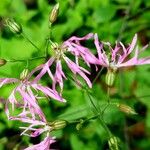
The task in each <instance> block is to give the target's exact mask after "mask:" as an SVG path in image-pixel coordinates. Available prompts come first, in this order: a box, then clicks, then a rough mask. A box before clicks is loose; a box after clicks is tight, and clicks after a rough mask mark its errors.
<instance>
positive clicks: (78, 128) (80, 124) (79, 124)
mask: <svg viewBox="0 0 150 150" xmlns="http://www.w3.org/2000/svg"><path fill="white" fill-rule="evenodd" d="M83 123H84V120H83V119H80V122H79V123H78V124H77V125H76V129H77V130H78V131H79V130H80V129H81V128H82V126H83Z"/></svg>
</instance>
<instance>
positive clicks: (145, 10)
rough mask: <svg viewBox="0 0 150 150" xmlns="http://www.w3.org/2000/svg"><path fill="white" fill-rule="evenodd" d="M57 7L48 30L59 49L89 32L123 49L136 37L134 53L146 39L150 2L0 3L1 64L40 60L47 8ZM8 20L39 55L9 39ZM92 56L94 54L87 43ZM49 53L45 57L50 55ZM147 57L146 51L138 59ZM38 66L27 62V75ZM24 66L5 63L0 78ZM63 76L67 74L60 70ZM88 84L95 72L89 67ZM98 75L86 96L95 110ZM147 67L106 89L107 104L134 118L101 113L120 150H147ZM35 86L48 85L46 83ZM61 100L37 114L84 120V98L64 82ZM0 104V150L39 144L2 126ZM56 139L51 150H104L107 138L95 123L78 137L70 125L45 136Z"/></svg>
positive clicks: (100, 98)
mask: <svg viewBox="0 0 150 150" xmlns="http://www.w3.org/2000/svg"><path fill="white" fill-rule="evenodd" d="M57 2H59V3H60V11H59V16H58V19H57V21H56V22H55V23H54V24H53V26H52V39H53V41H55V42H58V43H61V42H63V41H64V40H66V39H68V38H69V37H71V36H73V35H76V36H84V35H86V34H88V33H90V32H94V33H98V35H99V38H100V39H101V40H103V41H109V42H111V43H112V44H115V41H117V40H121V41H122V42H124V43H126V44H128V43H129V42H130V41H131V40H132V37H133V36H134V34H135V33H138V44H139V46H140V47H142V46H144V45H146V44H148V43H149V39H150V1H149V0H136V1H135V0H59V1H54V0H49V1H48V0H1V1H0V17H1V22H0V36H1V37H0V57H1V58H4V59H28V58H31V57H37V56H43V54H44V48H45V40H46V38H47V37H48V36H49V32H50V31H49V22H48V18H49V14H50V11H51V9H52V7H53V6H54V5H55V4H56V3H57ZM7 17H12V18H15V19H16V20H17V22H19V23H20V24H21V25H22V27H23V31H24V33H25V34H26V35H27V36H28V37H29V38H30V40H32V41H33V42H34V43H35V44H36V45H37V46H38V47H39V48H40V49H41V51H37V50H36V49H35V48H34V47H33V46H32V45H31V44H30V43H29V42H28V41H27V40H25V39H24V38H23V37H21V36H16V35H14V34H13V33H11V32H10V31H9V30H8V29H6V27H5V26H4V25H3V23H2V19H4V18H7ZM89 46H91V49H92V51H93V53H95V54H96V49H95V48H94V47H93V45H92V44H91V43H90V44H89ZM50 53H51V52H50ZM148 55H150V48H148V49H147V50H146V52H145V53H144V54H143V56H148ZM42 62H43V61H33V62H29V68H30V69H33V68H35V67H36V66H37V65H39V64H41V63H42ZM25 66H26V64H25V63H18V62H17V63H8V64H6V65H4V66H2V67H0V77H16V78H18V77H19V75H20V73H21V71H22V70H23V69H24V67H25ZM65 69H66V70H67V68H65ZM91 72H92V74H91V76H90V79H91V80H93V79H94V78H95V77H96V75H97V72H96V70H95V67H94V66H91ZM105 73H106V70H105V69H104V70H103V72H102V74H101V75H100V77H99V78H98V79H97V80H96V82H95V84H94V85H93V89H92V90H91V91H92V92H93V94H94V97H95V99H94V101H95V103H96V104H97V106H98V107H100V108H103V107H104V103H105V102H106V98H107V96H106V94H107V87H106V85H105V83H104V76H105ZM149 75H150V66H149V65H146V66H139V67H130V68H125V69H121V70H120V71H119V73H118V75H117V78H116V83H115V86H114V87H113V88H112V89H111V100H112V101H113V102H120V103H125V104H127V105H129V106H131V107H132V108H134V109H135V111H136V112H137V113H138V115H134V116H132V115H125V114H124V113H122V112H120V111H119V110H118V109H117V108H116V107H113V106H112V107H109V108H108V109H107V110H106V111H105V113H104V120H105V122H106V124H107V126H108V127H109V129H110V130H111V131H112V133H113V134H114V136H116V137H118V139H119V148H120V149H121V150H150V95H149V91H150V80H149ZM41 82H43V83H46V84H48V83H49V81H48V80H47V78H44V79H43V80H42V81H41ZM11 89H12V85H11V86H5V87H4V88H2V89H0V97H1V98H2V97H4V98H5V99H6V98H7V97H8V96H9V93H10V91H11ZM63 96H64V98H65V99H67V103H66V104H60V103H58V102H56V101H54V100H53V101H48V100H43V101H40V105H41V108H42V109H43V111H44V112H45V114H46V116H47V119H48V120H49V121H51V120H56V119H59V118H60V119H65V120H76V119H80V118H88V117H90V116H91V114H92V113H93V111H92V110H91V111H90V103H89V101H88V97H87V95H86V94H85V93H84V92H83V91H82V90H80V89H79V88H77V87H76V86H75V85H74V83H73V82H71V81H70V80H67V81H65V89H64V93H63ZM1 102H2V103H1V104H0V116H1V117H0V150H12V149H13V150H21V149H23V148H25V147H27V146H28V144H29V143H33V144H36V143H39V142H40V140H41V139H42V136H40V137H37V138H28V137H25V136H20V133H21V131H20V129H19V127H20V126H22V123H20V122H17V121H8V120H7V118H6V115H5V114H4V105H3V100H1ZM51 134H52V135H55V136H56V137H57V142H56V143H54V144H53V145H52V148H55V149H61V150H106V149H108V137H107V136H106V132H105V130H104V129H103V128H102V126H101V125H100V122H99V121H97V120H93V121H90V122H89V123H87V124H85V125H84V126H83V127H82V128H81V129H80V130H79V131H77V130H76V124H73V125H68V126H67V127H66V128H65V129H64V130H59V131H55V132H52V133H51Z"/></svg>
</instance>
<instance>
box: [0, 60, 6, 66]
mask: <svg viewBox="0 0 150 150" xmlns="http://www.w3.org/2000/svg"><path fill="white" fill-rule="evenodd" d="M6 63H7V61H6V60H5V59H0V67H1V66H4V65H5V64H6Z"/></svg>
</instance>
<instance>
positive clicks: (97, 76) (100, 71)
mask: <svg viewBox="0 0 150 150" xmlns="http://www.w3.org/2000/svg"><path fill="white" fill-rule="evenodd" d="M103 69H104V67H102V68H101V69H100V71H99V72H98V74H97V75H96V77H95V79H94V80H93V82H92V84H94V83H95V82H96V80H97V79H98V77H99V76H100V74H101V73H102V71H103Z"/></svg>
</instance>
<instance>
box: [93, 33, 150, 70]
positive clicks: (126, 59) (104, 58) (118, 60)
mask: <svg viewBox="0 0 150 150" xmlns="http://www.w3.org/2000/svg"><path fill="white" fill-rule="evenodd" d="M94 39H95V46H96V48H97V52H98V57H99V62H100V65H102V66H104V67H107V68H109V69H112V70H114V71H115V70H117V69H118V68H120V67H128V66H135V65H144V64H150V57H145V58H139V54H140V53H141V52H143V51H144V50H145V49H146V48H147V46H148V45H146V46H144V47H143V48H142V49H139V47H138V45H137V44H136V42H137V34H135V36H134V38H133V40H132V42H131V44H129V46H127V47H125V46H124V44H123V43H122V42H119V43H116V46H115V47H114V48H112V46H111V44H110V43H109V42H99V40H98V35H97V34H95V36H94ZM104 46H108V48H109V50H110V55H107V54H106V52H105V50H104ZM132 53H133V56H132V57H131V58H130V54H132Z"/></svg>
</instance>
